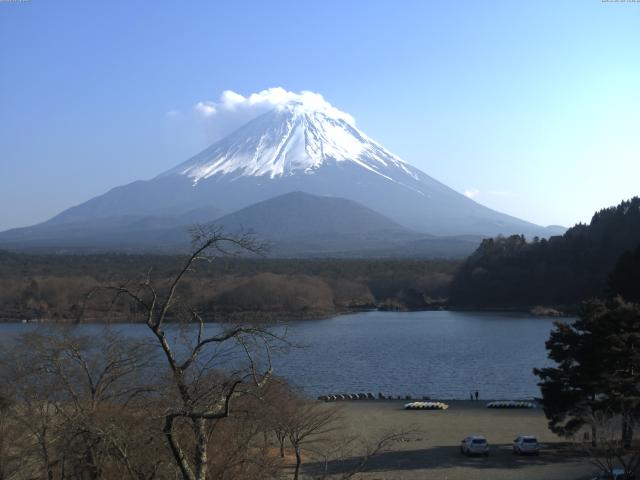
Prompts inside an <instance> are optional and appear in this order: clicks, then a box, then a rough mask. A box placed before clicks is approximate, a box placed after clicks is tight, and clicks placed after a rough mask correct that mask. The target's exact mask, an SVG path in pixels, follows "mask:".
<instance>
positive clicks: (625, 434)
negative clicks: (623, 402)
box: [622, 413, 633, 448]
mask: <svg viewBox="0 0 640 480" xmlns="http://www.w3.org/2000/svg"><path fill="white" fill-rule="evenodd" d="M632 440H633V419H632V418H631V416H630V415H629V414H627V413H624V414H622V445H623V446H624V448H631V442H632Z"/></svg>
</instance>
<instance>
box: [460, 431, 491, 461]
mask: <svg viewBox="0 0 640 480" xmlns="http://www.w3.org/2000/svg"><path fill="white" fill-rule="evenodd" d="M460 453H462V454H463V455H484V456H485V457H488V456H489V442H487V439H486V438H484V437H482V436H480V435H471V436H469V437H467V438H465V439H464V440H462V442H461V443H460Z"/></svg>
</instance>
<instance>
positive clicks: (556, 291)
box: [451, 197, 640, 308]
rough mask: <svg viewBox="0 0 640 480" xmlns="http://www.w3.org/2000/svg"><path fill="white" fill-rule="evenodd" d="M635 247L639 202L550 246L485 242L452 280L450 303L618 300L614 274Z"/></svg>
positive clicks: (610, 211)
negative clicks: (612, 281)
mask: <svg viewBox="0 0 640 480" xmlns="http://www.w3.org/2000/svg"><path fill="white" fill-rule="evenodd" d="M638 245H640V198H638V197H634V198H633V199H631V200H629V201H624V202H622V203H621V204H620V205H618V206H616V207H611V208H606V209H604V210H601V211H599V212H597V213H596V214H595V215H594V216H593V218H592V219H591V223H590V224H589V225H584V224H578V225H576V226H575V227H573V228H570V229H569V230H567V232H566V233H565V234H564V235H563V236H557V237H551V238H550V239H549V240H544V239H542V240H540V239H534V240H533V241H532V242H528V241H526V240H525V238H524V237H522V236H517V235H514V236H511V237H506V238H505V237H498V238H495V239H488V240H484V241H483V242H482V244H481V245H480V247H479V248H478V249H477V250H476V251H475V252H474V253H473V255H471V256H470V257H469V258H468V259H467V261H466V262H465V263H464V264H463V266H462V268H461V269H460V270H459V271H458V273H457V275H456V276H455V278H454V280H453V283H452V285H451V302H452V304H454V305H456V306H465V307H482V308H490V307H497V308H509V307H531V306H534V305H554V306H573V305H576V304H578V303H579V302H580V301H582V300H584V299H586V298H589V297H593V296H601V295H603V294H605V293H608V294H609V295H613V294H617V293H620V292H615V291H613V290H611V289H610V288H608V285H607V284H608V280H609V278H610V275H611V273H612V270H613V269H614V267H615V266H616V264H617V263H618V264H619V263H620V262H623V263H624V260H621V257H622V255H623V254H625V252H629V251H633V250H635V249H636V248H637V247H638ZM628 255H629V254H627V257H626V258H631V257H629V256H628ZM622 268H623V267H621V266H620V265H619V266H618V268H617V269H618V270H620V269H622ZM620 275H622V276H623V278H629V277H628V276H624V275H623V274H619V275H618V278H619V277H620ZM623 281H624V280H623ZM615 288H618V289H619V288H621V287H619V286H618V287H614V289H615Z"/></svg>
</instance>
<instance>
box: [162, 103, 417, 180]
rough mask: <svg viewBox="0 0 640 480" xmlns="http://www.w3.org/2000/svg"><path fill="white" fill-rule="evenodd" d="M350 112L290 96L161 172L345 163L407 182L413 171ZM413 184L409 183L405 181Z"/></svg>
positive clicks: (301, 168) (288, 171) (254, 171)
mask: <svg viewBox="0 0 640 480" xmlns="http://www.w3.org/2000/svg"><path fill="white" fill-rule="evenodd" d="M349 120H350V117H348V116H346V115H344V114H342V112H340V111H339V110H337V109H333V108H327V107H326V105H323V104H322V103H317V102H315V103H313V104H311V105H310V104H309V102H304V101H300V100H299V99H295V100H292V101H290V102H288V103H286V104H283V105H277V106H274V107H273V109H272V110H271V111H269V112H267V113H264V114H262V115H261V116H259V117H258V118H256V119H254V120H252V121H250V122H249V123H247V124H246V125H244V126H243V127H241V128H240V129H238V130H236V131H235V132H234V133H232V134H231V135H229V136H228V137H226V138H224V139H222V140H221V141H219V142H217V143H215V144H213V145H212V146H211V147H209V148H207V149H206V150H204V151H203V152H201V153H199V154H198V155H196V156H195V157H193V158H191V159H189V160H187V161H186V162H184V163H182V164H180V165H178V166H177V167H175V168H173V169H171V170H169V171H168V172H165V173H164V174H163V175H162V176H166V175H173V174H180V175H185V176H187V177H189V178H190V179H192V181H193V183H194V184H197V183H198V182H200V181H201V180H203V179H207V178H209V177H211V176H214V175H217V174H223V175H228V174H231V175H233V176H267V177H268V178H270V179H274V178H276V177H282V176H290V175H303V174H306V175H310V174H314V173H315V172H316V171H317V170H318V169H319V168H321V167H322V166H323V165H330V164H335V163H340V162H351V163H353V164H355V165H357V166H359V167H361V168H364V169H366V170H368V171H370V172H372V173H375V174H377V175H379V176H381V177H384V178H386V179H387V180H390V181H393V182H396V183H399V184H403V185H406V186H407V187H409V188H414V187H411V186H410V185H409V184H408V183H409V182H407V179H406V177H407V176H408V177H410V178H411V179H413V180H414V181H415V180H417V179H418V173H417V171H416V170H415V169H414V168H413V167H411V166H410V165H408V164H407V163H406V162H404V161H403V160H402V159H400V158H399V157H397V156H396V155H394V154H393V153H391V152H389V151H388V150H386V149H385V148H384V147H382V146H381V145H379V144H378V143H376V142H375V141H373V140H372V139H370V138H369V137H367V136H366V135H365V134H364V133H363V132H361V131H360V130H358V128H357V127H356V126H355V124H354V122H353V121H349ZM411 183H413V182H411Z"/></svg>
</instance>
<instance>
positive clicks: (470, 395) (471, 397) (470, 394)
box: [469, 392, 473, 401]
mask: <svg viewBox="0 0 640 480" xmlns="http://www.w3.org/2000/svg"><path fill="white" fill-rule="evenodd" d="M469 399H470V400H471V401H473V392H470V393H469Z"/></svg>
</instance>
